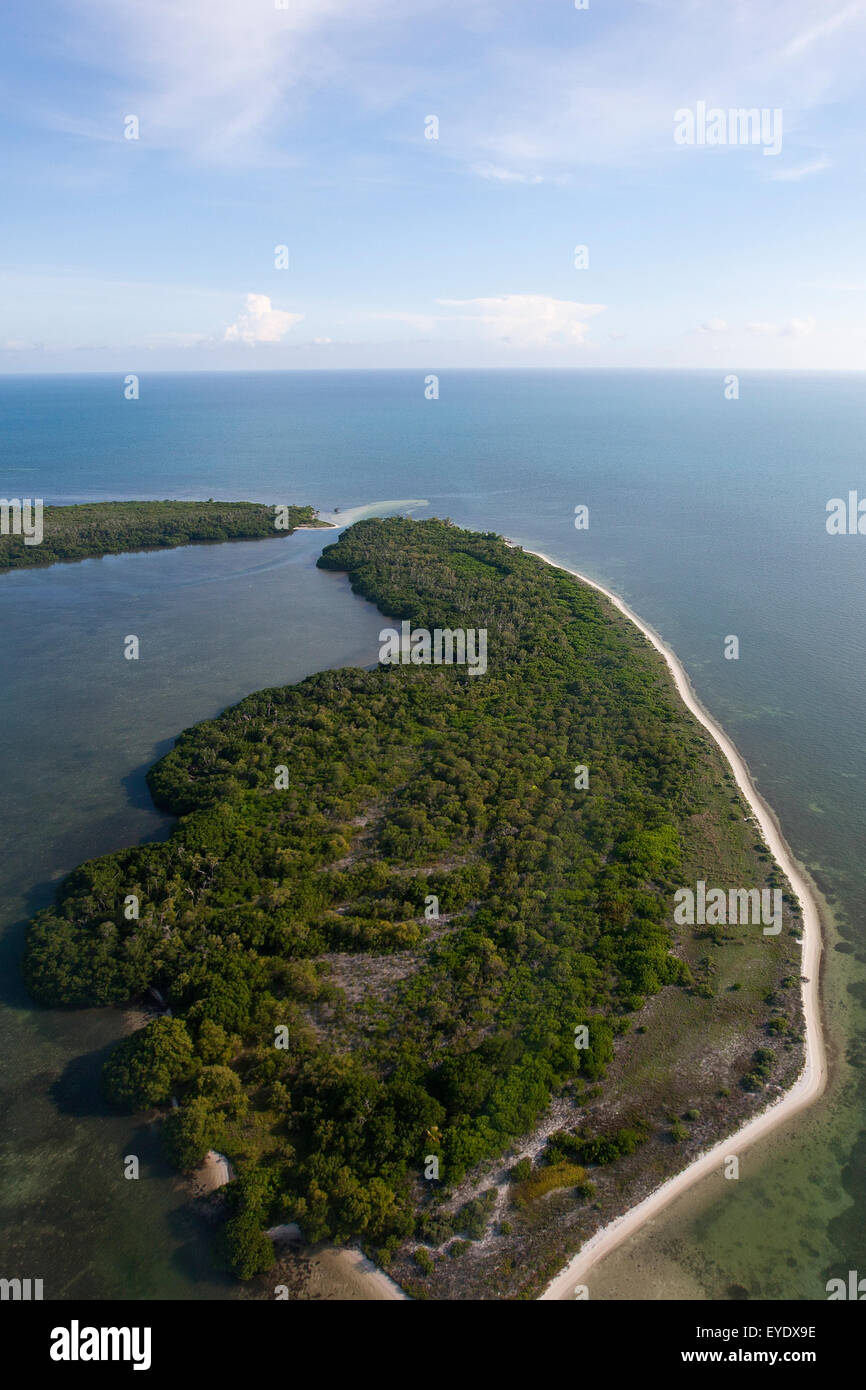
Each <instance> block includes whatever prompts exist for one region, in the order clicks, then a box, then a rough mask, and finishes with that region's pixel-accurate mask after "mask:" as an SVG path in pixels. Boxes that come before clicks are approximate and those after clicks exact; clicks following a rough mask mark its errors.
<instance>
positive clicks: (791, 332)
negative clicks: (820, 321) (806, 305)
mask: <svg viewBox="0 0 866 1390" xmlns="http://www.w3.org/2000/svg"><path fill="white" fill-rule="evenodd" d="M816 327H817V324H816V322H815V320H814V319H813V318H808V319H791V320H790V322H789V323H788V324H787V325H786V326H785V328H783V329H782V332H783V334H784V335H785V337H787V338H806V337H808V336H809V334H810V333H814V332H815V329H816Z"/></svg>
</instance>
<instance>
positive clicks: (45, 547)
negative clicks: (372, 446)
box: [0, 499, 326, 572]
mask: <svg viewBox="0 0 866 1390" xmlns="http://www.w3.org/2000/svg"><path fill="white" fill-rule="evenodd" d="M7 500H8V501H12V500H13V499H7ZM28 517H29V514H28ZM278 520H279V522H280V526H279V528H278V527H277V524H276V523H277V521H278ZM283 522H285V525H283ZM11 524H12V523H11V522H10V525H11ZM325 524H326V523H325V522H317V521H316V518H315V512H314V511H313V508H312V507H287V508H286V509H285V512H281V513H280V514H279V516H278V515H277V513H276V512H275V510H274V508H273V507H267V506H264V505H263V504H262V503H260V502H212V501H211V502H171V501H166V502H82V503H80V504H77V505H76V506H72V507H45V508H44V511H43V533H44V534H43V537H42V540H41V542H40V543H39V544H38V545H27V544H25V542H24V538H23V536H22V535H15V534H14V533H13V532H12V531H11V530H10V532H9V534H7V535H0V572H2V571H3V570H10V569H25V568H31V567H32V566H34V565H53V564H56V562H57V561H58V560H85V559H87V558H88V557H90V556H93V555H116V554H119V553H120V552H121V551H126V550H152V549H164V548H165V547H166V546H177V545H191V544H193V543H194V542H200V541H248V540H266V539H267V538H268V537H271V536H288V535H290V534H291V532H292V531H293V530H295V529H296V528H297V527H298V526H317V525H322V526H324V525H325Z"/></svg>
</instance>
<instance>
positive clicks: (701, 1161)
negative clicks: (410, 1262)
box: [521, 547, 827, 1301]
mask: <svg viewBox="0 0 866 1390" xmlns="http://www.w3.org/2000/svg"><path fill="white" fill-rule="evenodd" d="M521 548H524V547H521ZM526 554H528V555H535V556H536V557H537V558H538V559H539V560H543V561H544V562H545V564H548V565H552V566H553V567H554V569H560V570H563V571H564V573H566V574H571V575H574V577H575V578H576V579H579V580H580V581H581V582H582V583H584V584H587V585H589V587H590V588H591V589H595V590H596V591H597V592H598V593H601V594H604V596H605V598H607V599H609V600H610V602H611V603H612V604H613V605H614V607H615V608H617V609H619V611H620V612H621V613H623V614H624V615H625V617H627V618H628V619H629V620H630V621H631V622H632V623H634V625H635V627H637V628H638V629H639V630H640V631H641V632H642V633H643V635H644V636H645V637H646V638H647V640H648V641H649V642H651V643H652V645H653V646H654V647H655V649H656V651H658V652H660V653H661V655H662V656H663V657H664V659H665V661H666V663H667V665H668V668H669V670H670V672H671V674H672V676H673V678H674V684H675V685H676V688H677V691H678V693H679V695H680V698H681V699H682V701H683V703H684V704H685V705H686V707H687V708H688V709H689V710H691V712H692V714H693V715H694V716H695V718H696V719H697V720H698V721H699V722H700V723H701V724H702V725H703V726H704V728H705V729H706V730H707V732H708V733H709V734H710V735H711V737H712V738H713V739H714V740H715V742H716V743H717V744H718V746H719V747H720V748H721V750H722V752H723V753H724V755H725V757H726V759H727V761H728V763H729V764H730V766H731V770H732V771H733V774H734V778H735V780H736V783H737V786H738V787H739V789H740V791H741V792H742V794H743V797H744V799H745V801H746V803H747V805H748V806H749V807H750V809H751V811H752V812H753V814H754V816H755V819H756V821H757V822H758V825H759V826H760V828H761V831H762V833H763V836H764V839H765V840H766V842H767V845H768V847H769V849H770V852H771V853H772V855H773V857H774V859H775V860H776V862H777V863H778V864H779V865H780V867H781V868H782V869H783V870H784V872H785V874H786V876H787V878H788V881H789V883H790V885H791V888H792V889H793V891H794V893H795V894H796V896H797V898H798V899H799V902H800V907H801V909H802V915H803V942H802V962H801V974H802V975H803V976H804V977H805V980H804V982H803V985H802V998H803V1015H804V1020H805V1060H804V1063H803V1069H802V1071H801V1072H800V1075H799V1076H798V1078H797V1080H796V1081H795V1083H794V1085H793V1086H792V1087H791V1088H790V1089H789V1090H787V1091H785V1093H784V1094H783V1095H782V1096H780V1097H779V1099H778V1100H777V1101H775V1102H774V1103H773V1104H772V1105H770V1106H769V1107H768V1108H767V1109H765V1110H762V1111H761V1113H760V1114H759V1115H755V1116H754V1118H753V1119H751V1120H749V1121H748V1122H747V1123H746V1124H745V1125H743V1126H742V1128H741V1129H739V1130H737V1131H736V1132H735V1133H734V1134H732V1135H730V1136H729V1137H728V1138H727V1139H723V1140H722V1141H721V1142H720V1143H718V1144H715V1145H714V1146H713V1147H712V1148H711V1149H709V1150H707V1151H706V1152H705V1153H703V1154H700V1155H699V1157H698V1158H696V1159H695V1160H694V1161H693V1162H692V1163H690V1164H689V1165H688V1167H687V1168H684V1169H683V1170H682V1172H680V1173H677V1174H676V1175H675V1176H674V1177H672V1178H669V1179H668V1181H667V1182H665V1183H663V1184H662V1186H661V1187H659V1188H657V1189H656V1190H655V1191H654V1192H651V1193H650V1195H649V1196H648V1197H646V1198H644V1200H643V1201H642V1202H639V1203H638V1205H637V1206H635V1207H632V1208H631V1209H630V1210H629V1211H627V1212H625V1213H624V1214H623V1215H622V1216H619V1217H617V1218H616V1220H614V1221H611V1222H610V1223H609V1224H608V1225H607V1226H603V1227H602V1229H601V1230H600V1231H597V1232H596V1233H595V1235H594V1236H592V1237H591V1238H590V1239H589V1240H588V1241H587V1242H586V1244H585V1245H584V1246H583V1247H582V1248H581V1249H580V1250H579V1251H578V1253H577V1254H576V1255H575V1256H574V1257H573V1259H571V1260H570V1261H569V1263H568V1264H567V1265H566V1266H565V1268H564V1269H563V1270H561V1271H560V1273H559V1274H557V1275H556V1277H555V1278H554V1279H553V1280H552V1281H551V1282H550V1283H549V1284H548V1286H547V1288H546V1289H545V1290H544V1292H543V1293H542V1294H541V1295H540V1300H542V1301H544V1300H556V1299H563V1298H570V1297H571V1296H572V1295H573V1293H574V1289H575V1286H576V1285H578V1284H585V1283H586V1278H587V1275H588V1274H589V1272H590V1271H591V1270H592V1269H593V1267H594V1266H595V1265H596V1264H597V1263H598V1262H599V1260H601V1259H602V1258H603V1257H604V1256H605V1255H608V1254H609V1253H610V1252H611V1251H612V1250H614V1249H616V1247H617V1246H618V1245H620V1244H622V1242H623V1241H624V1240H626V1239H627V1238H628V1237H629V1236H631V1235H633V1234H634V1233H635V1231H637V1230H638V1229H639V1228H640V1227H641V1226H642V1225H643V1224H644V1222H646V1221H648V1220H650V1218H651V1217H653V1216H656V1215H658V1213H659V1212H660V1211H661V1210H662V1209H663V1208H664V1207H666V1206H668V1205H669V1203H671V1202H673V1201H674V1199H675V1198H677V1197H679V1196H680V1195H681V1193H683V1192H685V1191H686V1190H687V1189H688V1188H689V1187H691V1186H692V1185H693V1184H694V1183H696V1182H698V1181H699V1180H700V1179H701V1178H703V1177H706V1176H707V1175H708V1174H710V1173H712V1172H715V1171H717V1170H718V1169H719V1168H720V1167H721V1166H722V1163H723V1160H724V1158H725V1157H726V1156H727V1155H728V1154H730V1153H735V1152H742V1150H743V1149H744V1148H745V1147H746V1146H747V1145H749V1144H753V1143H754V1142H755V1141H756V1140H757V1139H760V1138H762V1137H763V1136H765V1135H766V1134H768V1133H769V1132H770V1131H771V1130H773V1129H775V1128H776V1127H777V1126H778V1125H780V1124H782V1123H784V1122H785V1121H786V1120H789V1119H790V1118H791V1117H792V1116H793V1115H795V1114H797V1113H798V1112H799V1111H800V1110H805V1109H806V1107H807V1106H809V1105H811V1104H812V1103H813V1101H815V1100H817V1099H818V1097H819V1096H820V1095H821V1093H822V1092H823V1090H824V1088H825V1086H826V1084H827V1053H826V1048H825V1045H824V1036H823V1032H822V1029H821V1010H820V978H819V976H820V965H821V949H822V940H821V917H820V912H819V909H818V902H817V899H816V897H815V895H814V893H813V891H812V886H811V884H810V883H809V881H808V879H807V877H806V874H805V872H804V871H803V869H802V868H801V867H800V865H799V864H798V863H797V860H796V859H795V858H794V855H793V852H792V851H791V849H790V848H789V846H788V844H787V843H786V841H785V838H784V836H783V835H782V831H781V828H780V827H779V824H778V822H777V820H776V817H775V815H774V813H773V811H772V810H771V809H770V807H769V806H768V805H767V803H766V802H765V801H764V799H763V797H762V796H761V795H760V793H759V792H758V791H757V789H756V787H755V785H754V783H753V782H752V778H751V774H750V773H749V769H748V767H747V766H746V763H745V761H744V759H743V758H742V756H741V755H740V753H738V751H737V749H736V747H735V746H734V744H733V742H732V741H731V739H730V738H729V737H728V735H727V734H726V733H725V731H724V730H723V729H722V728H721V727H720V725H718V724H717V723H716V721H715V720H714V719H713V717H712V715H711V714H709V713H708V712H707V710H705V709H704V707H703V705H702V704H701V703H700V701H699V700H698V697H697V695H696V694H695V692H694V690H693V689H692V685H691V682H690V680H689V678H688V675H687V673H686V671H685V668H684V667H683V666H682V664H681V663H680V660H679V658H678V657H677V656H676V655H675V654H674V653H673V652H672V651H671V649H670V648H669V647H668V646H667V645H666V644H665V642H663V641H662V639H661V637H659V635H658V633H657V632H655V631H654V630H653V629H652V628H651V627H650V626H649V625H648V624H647V623H645V622H643V620H642V619H641V618H639V617H638V616H637V614H636V613H634V612H632V610H631V609H630V608H629V607H628V605H627V604H626V603H624V602H623V601H622V599H621V598H618V597H617V595H616V594H614V593H612V592H611V591H610V589H606V588H605V587H604V585H603V584H597V583H596V582H595V580H593V579H589V578H588V577H587V575H585V574H581V573H580V571H579V570H575V569H570V568H569V567H568V566H567V565H559V564H557V563H556V561H555V560H552V559H551V558H550V556H549V555H545V554H544V553H543V552H542V551H539V550H526Z"/></svg>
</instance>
